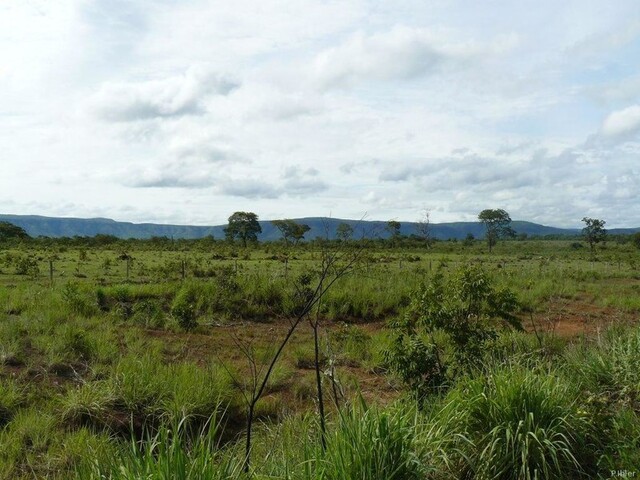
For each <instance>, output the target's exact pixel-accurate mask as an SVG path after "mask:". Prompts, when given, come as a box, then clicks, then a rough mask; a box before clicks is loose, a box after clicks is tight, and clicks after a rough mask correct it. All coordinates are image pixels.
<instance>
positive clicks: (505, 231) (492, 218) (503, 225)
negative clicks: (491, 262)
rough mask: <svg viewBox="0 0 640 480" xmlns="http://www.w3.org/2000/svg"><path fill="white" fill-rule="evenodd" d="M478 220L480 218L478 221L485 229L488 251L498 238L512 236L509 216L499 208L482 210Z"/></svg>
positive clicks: (513, 233)
mask: <svg viewBox="0 0 640 480" xmlns="http://www.w3.org/2000/svg"><path fill="white" fill-rule="evenodd" d="M478 220H480V223H482V224H483V225H484V227H485V229H486V231H487V233H486V234H485V238H486V239H487V245H489V252H491V250H492V249H493V246H494V245H495V244H496V243H498V239H500V238H503V237H513V236H514V235H515V232H514V231H513V229H512V228H511V217H510V216H509V214H508V213H507V212H506V211H505V210H502V209H501V208H498V209H495V210H493V209H487V210H482V211H481V212H480V213H479V214H478Z"/></svg>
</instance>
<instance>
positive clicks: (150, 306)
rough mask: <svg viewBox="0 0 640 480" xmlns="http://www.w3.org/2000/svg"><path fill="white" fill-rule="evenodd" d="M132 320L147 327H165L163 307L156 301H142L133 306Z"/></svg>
mask: <svg viewBox="0 0 640 480" xmlns="http://www.w3.org/2000/svg"><path fill="white" fill-rule="evenodd" d="M132 319H133V321H134V322H135V323H137V324H140V325H142V326H145V327H151V328H162V327H164V325H165V315H164V312H163V311H162V305H161V304H160V303H159V302H157V301H154V300H142V301H140V302H137V303H136V304H135V305H134V306H133V310H132Z"/></svg>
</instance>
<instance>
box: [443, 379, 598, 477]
mask: <svg viewBox="0 0 640 480" xmlns="http://www.w3.org/2000/svg"><path fill="white" fill-rule="evenodd" d="M577 399H578V393H577V391H576V389H575V388H574V387H573V386H572V385H571V384H569V383H563V382H562V381H561V380H560V379H559V378H558V377H557V376H555V375H554V374H553V372H544V371H541V372H536V371H532V370H527V369H523V368H522V367H506V368H502V369H500V370H496V371H494V372H492V373H491V374H490V375H488V376H487V377H481V378H475V379H472V380H467V381H466V382H462V383H461V384H460V385H458V387H456V388H455V389H454V390H453V391H452V392H450V394H449V395H448V397H447V404H446V407H445V408H444V409H443V410H442V411H441V412H440V413H439V415H441V418H442V421H444V420H445V419H447V421H451V422H452V424H453V425H455V430H456V433H457V434H458V435H459V439H460V441H459V453H458V454H454V455H453V458H456V460H455V461H454V462H453V463H452V465H453V467H452V469H453V471H454V474H455V475H456V476H457V477H459V478H469V477H474V478H481V479H504V480H507V479H518V480H532V479H549V478H583V477H584V476H588V475H590V474H592V473H593V472H594V470H595V464H596V460H597V458H596V457H597V455H596V454H597V452H598V448H597V446H596V445H594V444H593V438H594V437H593V435H592V433H593V432H592V431H591V429H590V427H589V422H588V417H587V416H586V414H585V413H584V412H583V411H582V410H581V409H580V406H579V404H578V401H577Z"/></svg>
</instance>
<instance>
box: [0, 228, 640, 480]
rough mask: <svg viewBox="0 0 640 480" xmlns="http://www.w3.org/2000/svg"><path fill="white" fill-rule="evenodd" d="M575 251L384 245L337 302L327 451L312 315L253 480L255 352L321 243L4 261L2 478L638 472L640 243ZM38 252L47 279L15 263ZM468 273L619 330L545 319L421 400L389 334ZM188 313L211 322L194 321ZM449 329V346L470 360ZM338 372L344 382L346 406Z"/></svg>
mask: <svg viewBox="0 0 640 480" xmlns="http://www.w3.org/2000/svg"><path fill="white" fill-rule="evenodd" d="M570 243H571V242H566V241H548V242H547V241H544V242H543V241H529V240H528V241H526V242H504V243H501V244H499V245H498V246H497V247H496V248H495V250H494V253H493V254H491V255H488V254H487V253H486V252H485V247H484V245H482V244H479V243H476V244H475V245H473V246H471V247H463V246H462V245H461V244H460V242H458V243H455V242H439V243H437V244H436V245H435V246H434V248H433V249H432V250H419V249H416V250H415V251H414V250H411V249H404V248H395V249H385V248H381V247H379V246H373V247H371V249H370V250H369V251H367V260H366V261H365V262H364V263H363V264H362V265H358V268H357V269H356V270H355V271H354V272H353V273H352V274H351V275H349V276H347V277H345V278H343V279H341V280H340V281H339V282H337V283H336V284H335V285H334V286H333V288H332V290H330V292H329V293H328V295H327V296H326V297H325V298H324V299H323V302H322V305H321V310H320V315H321V319H322V329H321V342H320V344H321V359H322V378H323V385H324V388H325V395H326V398H325V399H326V401H327V414H328V422H327V448H326V450H323V448H322V444H321V442H320V433H319V432H320V427H319V423H318V420H317V399H316V395H317V393H316V384H315V378H314V372H312V371H310V370H309V368H310V367H312V366H313V358H314V352H313V343H312V338H313V337H312V335H311V330H310V328H309V325H308V322H306V321H305V322H303V323H302V324H301V327H300V330H299V331H298V333H296V335H295V336H294V337H293V339H292V343H291V345H289V346H288V347H287V348H286V349H285V351H284V353H283V358H282V361H281V362H280V363H279V364H278V365H277V367H276V369H275V371H274V375H273V377H272V378H271V381H270V382H269V385H268V387H267V390H266V395H265V397H264V398H262V399H261V400H260V402H258V406H257V410H258V411H257V414H258V417H259V418H258V421H257V424H256V430H255V435H256V436H255V442H254V449H253V456H252V472H251V474H250V475H249V476H248V477H247V476H243V474H242V472H241V469H242V468H241V467H242V460H243V443H242V440H243V438H242V433H243V429H244V421H245V414H246V413H245V408H244V403H243V399H242V395H241V391H240V390H241V388H242V384H244V385H245V386H246V385H248V384H249V383H250V374H249V371H250V369H249V367H248V364H247V362H246V358H245V356H244V354H243V353H242V352H240V351H239V349H238V347H239V345H241V344H242V345H246V346H249V347H250V348H251V349H252V350H253V351H254V352H256V354H257V355H258V356H257V360H258V366H259V365H261V364H263V363H265V361H266V359H267V357H268V354H269V352H271V353H272V352H273V351H274V345H275V344H276V343H277V340H278V339H279V338H281V335H282V332H283V331H284V329H285V328H286V326H287V325H288V324H289V323H288V322H289V320H290V318H291V317H292V315H293V314H294V312H295V307H296V296H295V295H296V283H295V282H296V279H298V278H299V276H300V275H301V274H303V273H308V272H311V271H314V269H316V268H317V266H318V261H319V253H318V251H317V250H314V249H313V248H312V247H310V246H307V245H301V246H299V247H298V248H297V249H295V250H293V251H291V252H290V260H289V263H288V267H287V270H286V272H285V268H284V264H283V263H282V261H281V260H280V258H281V255H282V254H283V253H284V252H283V248H282V246H279V245H262V246H260V247H257V248H252V249H249V250H248V251H243V250H242V249H238V248H235V247H232V246H226V245H221V244H215V245H213V246H211V250H204V249H202V248H199V249H195V248H194V249H192V250H190V249H189V248H187V249H184V250H182V251H177V250H170V249H167V250H158V249H154V248H152V247H151V246H150V245H146V244H143V243H140V244H136V243H132V244H131V245H127V251H128V253H129V254H131V255H132V256H133V257H134V258H135V260H134V264H133V268H132V269H131V271H130V276H129V278H128V279H127V278H126V270H125V264H124V262H122V261H121V260H119V259H118V256H119V255H120V254H121V253H122V252H120V251H116V250H109V249H98V248H96V249H92V248H86V256H85V255H82V259H81V253H80V250H81V248H80V247H78V248H76V247H68V246H63V245H56V244H55V242H54V243H53V244H52V246H50V247H47V249H45V248H38V247H37V246H24V247H22V248H15V249H11V250H8V251H6V250H5V251H3V252H0V446H1V448H0V479H4V478H6V479H22V478H52V479H66V478H72V477H73V476H74V475H75V476H76V477H77V478H89V479H91V478H96V479H98V478H127V479H129V478H130V479H133V478H136V479H137V478H167V479H168V478H239V479H242V478H256V479H267V478H269V479H273V478H287V479H301V480H302V479H316V480H318V479H326V480H328V479H343V478H344V479H350V478H352V479H368V478H370V479H379V478H398V479H401V478H402V479H403V478H407V479H410V478H433V479H445V478H472V477H473V478H519V479H525V478H567V479H569V478H587V477H588V476H589V475H590V476H592V477H594V478H597V476H605V477H606V476H607V475H608V474H609V470H611V469H616V470H624V469H628V470H636V471H637V470H639V469H640V455H639V454H638V452H640V387H639V385H640V373H638V372H640V329H638V328H637V327H629V326H628V325H627V324H629V323H633V321H634V319H635V320H637V313H638V311H640V305H638V298H640V297H639V295H638V278H639V277H638V272H637V265H636V264H637V255H638V254H637V251H635V250H632V249H631V248H630V246H629V245H618V244H613V243H612V244H610V245H607V248H606V249H602V250H600V251H599V252H598V260H597V261H593V262H592V261H591V260H590V258H589V254H588V252H585V251H584V249H573V248H572V247H571V246H570ZM27 257H28V258H30V259H31V260H33V261H35V262H36V263H37V267H38V269H37V270H38V271H39V273H37V272H36V270H35V269H33V268H32V269H31V270H30V271H29V272H27V273H26V274H24V275H18V274H16V270H17V267H18V266H19V265H18V263H19V262H21V259H23V258H27ZM48 258H54V281H53V285H51V284H50V282H49V278H48ZM409 259H411V261H409ZM107 260H108V261H107ZM182 260H185V261H186V265H187V268H186V278H185V279H184V280H183V279H182V275H181V262H182ZM469 263H481V264H482V265H483V268H485V269H486V270H487V271H488V272H489V273H490V274H491V276H492V277H493V278H494V279H495V281H496V283H497V285H498V286H501V287H509V288H510V289H512V290H513V291H515V292H516V294H517V296H518V299H519V301H520V303H521V304H522V311H520V312H518V314H519V315H520V316H521V317H522V319H523V320H524V321H525V322H526V321H527V320H528V319H529V315H533V316H534V318H537V319H540V318H543V319H544V317H545V316H554V315H555V316H562V315H564V314H565V312H569V313H571V314H573V315H574V316H575V317H577V318H581V316H583V317H585V318H587V317H589V316H590V315H592V314H593V316H594V319H595V320H594V325H596V326H600V327H602V328H601V330H600V334H599V335H598V333H597V331H596V330H595V328H594V333H593V334H591V335H589V336H586V337H585V338H564V337H560V336H558V335H557V334H556V333H554V331H553V330H552V329H551V328H548V325H546V324H544V322H543V321H542V320H540V321H539V327H540V330H541V331H540V332H539V333H540V335H539V337H536V336H535V335H533V334H530V333H521V332H503V333H501V334H500V335H499V336H498V338H497V339H496V340H495V341H493V342H491V343H490V344H488V347H487V349H486V350H485V351H484V352H482V355H480V356H478V358H477V359H476V362H475V364H474V367H476V368H473V369H472V370H471V371H470V372H469V373H468V374H467V376H465V377H462V378H459V379H456V380H455V381H452V382H451V385H449V386H448V388H449V390H448V392H444V393H440V394H439V395H433V396H431V397H429V398H428V399H427V400H426V401H425V402H424V403H423V404H422V405H421V406H420V409H418V406H417V405H416V404H415V403H414V402H413V400H412V399H411V397H410V396H408V395H407V394H406V392H404V391H402V390H401V388H400V387H399V385H400V383H399V381H398V379H397V378H395V377H394V376H393V375H392V374H391V373H390V372H388V371H386V370H385V369H384V357H383V352H384V351H385V350H386V349H387V348H388V346H389V342H390V338H391V337H390V333H389V329H388V328H385V326H384V324H385V322H386V321H389V320H391V319H393V318H394V317H398V316H401V315H403V313H404V311H405V308H406V306H407V302H408V299H409V298H410V297H411V295H412V293H413V292H414V291H416V290H417V289H418V288H419V287H420V285H421V284H422V283H423V282H425V281H428V280H429V279H430V278H431V276H432V275H433V273H434V272H435V270H436V268H438V266H439V265H440V264H443V265H444V266H443V267H442V268H443V271H444V274H445V275H450V273H451V272H453V271H455V270H456V269H457V268H458V267H459V266H460V265H463V264H469ZM25 265H26V263H25ZM178 307H179V308H178ZM183 307H185V308H186V310H184V309H183V310H181V309H182V308H183ZM185 312H186V314H187V316H189V315H191V317H189V318H192V319H193V320H194V322H195V325H187V328H184V327H185V325H182V326H181V325H180V322H179V319H180V316H181V315H182V314H184V313H185ZM596 321H597V323H595V322H596ZM372 322H375V323H373V324H371V323H372ZM607 325H612V328H610V329H609V330H607V331H606V332H605V331H604V327H605V326H607ZM440 333H441V332H437V331H436V332H435V333H434V335H435V336H436V337H438V336H439V335H440ZM440 336H441V335H440ZM437 340H438V341H439V343H442V344H443V345H444V347H443V352H442V353H443V355H444V356H453V355H454V354H455V351H453V347H452V345H451V344H447V343H446V342H443V341H442V340H443V339H442V338H439V337H438V338H437ZM263 354H264V355H263ZM263 357H264V358H263ZM221 361H223V362H225V363H226V367H224V368H223V367H222V366H221V365H220V362H221ZM330 366H332V367H334V369H335V370H334V371H330V370H329V367H330ZM230 372H231V374H232V376H233V378H232V376H230V375H229V373H230ZM332 373H335V374H336V375H337V378H338V380H339V382H340V387H341V389H342V390H343V391H344V394H345V396H344V397H340V409H339V410H337V409H336V408H335V406H334V405H333V402H332V399H331V397H332V392H331V391H330V390H331V382H330V381H329V375H330V374H332ZM239 384H240V385H239ZM360 395H362V396H366V398H367V401H368V403H369V404H370V406H369V407H366V406H364V405H363V404H361V403H360V401H359V400H358V399H359V398H360Z"/></svg>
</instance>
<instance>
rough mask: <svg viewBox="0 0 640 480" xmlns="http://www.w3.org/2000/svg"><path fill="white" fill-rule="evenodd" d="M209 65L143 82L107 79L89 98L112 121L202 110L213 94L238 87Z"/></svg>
mask: <svg viewBox="0 0 640 480" xmlns="http://www.w3.org/2000/svg"><path fill="white" fill-rule="evenodd" d="M238 85H239V84H238V83H237V82H234V81H232V80H230V79H228V78H226V77H224V76H222V75H220V74H217V73H215V72H212V71H210V70H208V69H206V68H199V67H192V68H189V69H188V70H187V71H186V72H185V73H184V74H183V75H178V76H173V77H168V78H162V79H159V80H146V81H140V82H126V83H106V84H104V85H103V86H102V87H101V89H100V90H99V91H98V92H97V93H96V94H95V95H94V96H93V97H92V98H91V99H90V102H89V105H90V110H91V111H92V112H94V113H95V114H96V115H97V116H99V117H101V118H103V119H105V120H111V121H125V122H126V121H133V120H141V119H149V118H156V117H172V116H179V115H188V114H197V113H202V112H203V108H204V107H203V104H204V100H205V99H206V97H208V96H210V95H227V94H228V93H229V92H231V91H232V90H234V89H235V88H237V87H238Z"/></svg>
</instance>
